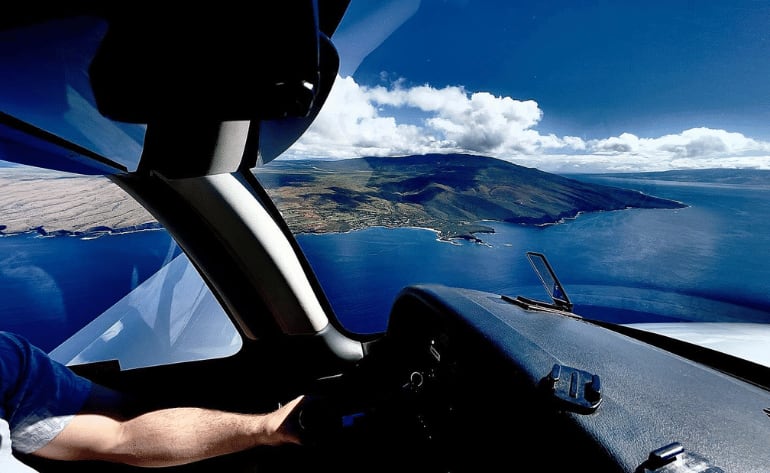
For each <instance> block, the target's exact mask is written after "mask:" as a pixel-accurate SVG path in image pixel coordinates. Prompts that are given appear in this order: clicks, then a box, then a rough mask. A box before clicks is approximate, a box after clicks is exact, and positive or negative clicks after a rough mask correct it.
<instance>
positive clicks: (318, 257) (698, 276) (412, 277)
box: [298, 177, 770, 332]
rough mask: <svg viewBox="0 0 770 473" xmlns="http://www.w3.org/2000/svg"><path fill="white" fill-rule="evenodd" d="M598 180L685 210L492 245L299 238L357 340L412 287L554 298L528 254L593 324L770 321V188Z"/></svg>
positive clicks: (532, 230)
mask: <svg viewBox="0 0 770 473" xmlns="http://www.w3.org/2000/svg"><path fill="white" fill-rule="evenodd" d="M584 179H585V180H589V179H588V178H584ZM590 180H592V181H593V182H597V183H602V184H608V185H616V186H621V187H627V188H633V189H637V190H640V191H643V192H645V193H648V194H651V195H656V196H659V197H665V198H668V199H673V200H677V201H681V202H683V203H685V204H687V205H688V207H687V208H683V209H676V210H646V209H645V210H636V209H630V210H622V211H614V212H599V213H589V214H582V215H580V216H578V217H577V218H575V219H573V220H568V221H565V222H563V223H561V224H557V225H549V226H544V227H531V226H521V225H513V224H505V223H492V222H486V224H489V225H490V226H492V227H494V229H495V233H493V234H480V235H479V236H480V237H481V239H482V240H483V242H484V243H483V244H479V243H473V242H470V241H464V240H460V241H457V242H454V243H447V242H442V241H439V240H437V238H436V235H435V233H434V232H432V231H429V230H422V229H386V228H369V229H366V230H361V231H356V232H351V233H347V234H319V235H299V236H298V241H299V244H300V246H301V247H302V248H303V250H304V251H305V252H306V254H307V255H308V258H309V259H310V261H311V265H312V266H313V269H314V271H315V272H316V274H317V276H318V278H319V279H320V280H321V281H322V282H323V281H325V282H326V284H325V285H324V287H325V291H326V295H327V297H328V298H329V299H330V302H331V304H332V306H333V307H334V309H335V311H336V312H337V315H338V316H339V317H340V319H341V320H342V321H343V322H344V324H345V326H346V327H347V328H349V329H351V330H353V331H357V332H377V331H380V330H383V329H384V328H385V327H386V326H387V319H388V311H389V308H390V306H391V304H392V302H393V299H394V298H395V297H396V295H397V294H398V292H399V290H400V289H401V288H403V287H404V286H406V285H409V284H420V283H439V284H445V285H449V286H457V287H468V288H471V289H479V290H485V291H491V292H494V293H498V294H506V295H510V296H516V295H525V296H529V297H534V298H538V299H541V300H548V296H547V294H546V292H545V290H544V289H543V287H542V286H541V285H540V281H539V279H537V276H536V275H535V273H534V272H533V270H532V269H531V267H530V266H529V262H528V260H527V259H526V256H525V254H526V252H527V251H536V252H540V253H543V254H545V255H546V257H547V258H548V260H549V262H550V263H551V265H552V266H553V268H554V270H555V271H556V274H557V275H558V277H559V279H560V280H561V282H562V284H563V285H564V287H565V289H566V291H567V294H568V296H569V297H570V299H571V300H572V302H573V303H574V304H575V309H574V310H575V312H576V313H579V314H580V315H583V316H585V317H588V318H596V319H601V320H607V321H611V322H618V323H629V322H653V321H666V320H692V321H731V320H740V321H751V322H770V251H769V250H768V248H770V187H747V186H739V185H719V186H715V185H713V184H708V185H707V184H703V183H697V182H689V183H687V182H685V183H681V182H680V183H674V182H666V181H647V180H622V181H620V180H617V179H611V178H600V177H592V178H591V179H590Z"/></svg>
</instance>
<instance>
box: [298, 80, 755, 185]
mask: <svg viewBox="0 0 770 473" xmlns="http://www.w3.org/2000/svg"><path fill="white" fill-rule="evenodd" d="M405 117H409V119H407V118H405ZM542 117H543V111H542V110H541V109H540V107H539V105H538V104H537V102H535V101H534V100H523V101H522V100H516V99H513V98H511V97H501V96H495V95H493V94H491V93H488V92H468V91H466V90H465V89H464V88H463V87H459V86H447V87H443V88H434V87H431V86H429V85H420V86H416V87H405V86H404V85H403V81H397V82H395V83H394V84H393V85H392V86H391V87H390V88H386V87H381V86H377V87H365V86H361V85H359V84H357V83H356V82H355V80H353V78H351V77H344V78H343V77H338V78H337V81H336V83H335V85H334V88H333V89H332V91H331V93H330V95H329V98H328V99H327V102H326V104H325V105H324V108H323V110H322V112H321V113H320V114H319V115H318V117H317V118H316V120H315V122H314V123H313V125H312V126H311V127H310V128H309V129H308V131H307V132H306V133H305V134H304V135H303V136H302V137H301V138H300V139H299V140H298V141H297V143H295V144H294V145H293V146H292V147H291V148H290V149H289V150H288V151H287V152H286V153H285V154H284V156H286V157H288V158H298V157H330V158H351V157H360V156H390V155H393V156H398V155H406V154H423V153H430V152H441V153H454V152H465V153H475V154H482V155H486V156H494V157H498V158H501V159H506V160H510V161H513V162H516V163H519V164H523V165H526V166H533V167H538V168H540V169H544V170H548V171H554V172H601V171H657V170H666V169H683V168H684V169H692V168H708V167H730V168H733V167H754V168H764V169H770V143H768V142H764V141H758V140H754V139H752V138H749V137H746V136H744V135H743V134H741V133H736V132H728V131H725V130H717V129H710V128H691V129H688V130H684V131H682V132H680V133H677V134H669V135H664V136H660V137H654V138H645V137H639V136H637V135H634V134H632V133H622V134H620V135H619V136H612V137H607V138H604V139H597V140H584V139H582V138H579V137H575V136H563V137H558V136H556V135H554V134H543V133H541V132H540V131H538V130H537V126H538V124H539V123H540V120H541V119H542Z"/></svg>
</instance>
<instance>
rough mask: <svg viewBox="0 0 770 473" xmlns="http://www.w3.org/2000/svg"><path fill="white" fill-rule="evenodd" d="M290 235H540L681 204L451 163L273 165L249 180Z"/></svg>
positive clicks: (524, 172)
mask: <svg viewBox="0 0 770 473" xmlns="http://www.w3.org/2000/svg"><path fill="white" fill-rule="evenodd" d="M256 175H257V177H258V179H259V180H260V182H262V183H263V185H264V186H265V187H266V188H267V191H268V193H269V194H270V195H271V197H272V198H273V199H274V200H276V201H277V202H279V205H278V207H279V208H280V209H281V213H282V214H283V217H284V218H285V219H286V221H287V223H288V225H289V227H290V228H291V229H292V231H293V232H294V233H326V232H346V231H352V230H358V229H362V228H366V227H371V226H384V227H424V228H430V229H433V230H436V231H438V232H439V236H440V237H441V238H445V239H448V238H468V239H476V238H477V237H476V236H475V234H477V233H481V232H493V231H494V230H493V229H492V228H491V227H489V226H487V225H484V224H483V223H480V222H483V221H485V220H488V221H500V222H510V223H518V224H522V225H547V224H554V223H559V222H561V221H563V220H564V219H568V218H574V217H576V216H577V215H579V214H580V213H582V212H598V211H610V210H623V209H630V208H647V209H674V208H682V207H685V204H683V203H681V202H675V201H672V200H668V199H662V198H658V197H654V196H650V195H646V194H643V193H640V192H638V191H635V190H629V189H624V188H620V187H611V186H603V185H598V184H588V183H583V182H580V181H578V180H575V179H570V178H567V177H563V176H559V175H556V174H550V173H547V172H543V171H540V170H537V169H533V168H527V167H523V166H518V165H515V164H512V163H510V162H507V161H503V160H500V159H494V158H488V157H482V156H474V155H465V154H455V155H444V154H431V155H419V156H405V157H399V158H380V157H368V158H358V159H346V160H338V161H318V160H292V161H280V160H279V161H273V162H272V163H270V164H269V165H267V166H265V167H263V168H260V169H258V170H257V171H256Z"/></svg>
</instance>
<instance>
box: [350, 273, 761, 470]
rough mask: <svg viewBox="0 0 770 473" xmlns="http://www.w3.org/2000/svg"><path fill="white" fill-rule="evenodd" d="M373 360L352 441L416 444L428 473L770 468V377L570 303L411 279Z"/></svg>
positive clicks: (399, 451)
mask: <svg viewBox="0 0 770 473" xmlns="http://www.w3.org/2000/svg"><path fill="white" fill-rule="evenodd" d="M366 358H367V360H366V362H365V363H364V364H362V365H361V366H359V367H358V371H357V372H356V374H355V375H354V376H353V377H352V379H355V381H354V382H353V383H352V384H351V385H352V386H354V388H353V389H352V390H349V391H348V392H352V393H357V399H359V400H361V399H369V400H370V402H368V403H364V404H363V407H362V408H359V409H354V410H355V411H356V414H354V415H353V416H352V417H351V418H352V419H353V421H352V422H351V423H350V425H352V426H354V427H358V429H356V428H353V429H351V432H355V433H354V434H353V435H352V436H351V437H352V438H353V439H354V440H353V441H354V442H355V443H356V444H357V445H358V448H363V450H364V451H368V452H369V453H373V454H374V455H375V457H377V458H380V459H382V461H380V462H379V464H380V465H383V471H384V470H385V469H390V468H391V467H394V466H395V465H393V464H390V463H389V462H388V461H387V459H388V458H391V457H392V456H396V457H398V458H401V457H402V455H407V454H408V458H410V460H409V462H410V464H411V465H412V466H413V467H416V468H417V469H419V470H421V471H488V470H490V469H499V468H501V467H502V466H505V465H509V466H510V467H511V468H514V469H515V468H516V467H518V466H522V465H533V466H534V468H536V469H540V468H546V467H547V468H549V469H556V470H561V469H563V470H564V471H567V470H569V471H608V472H614V471H618V472H644V471H650V472H665V471H676V472H711V473H715V472H720V471H725V472H728V471H736V472H737V471H740V472H752V471H767V467H768V465H770V449H768V448H767V445H768V443H767V442H768V439H770V418H768V415H770V414H768V412H770V409H768V408H770V392H768V389H767V388H766V387H762V386H759V385H757V384H755V383H752V382H749V381H746V380H744V379H741V378H737V377H734V376H733V375H730V374H727V373H725V372H723V371H720V370H717V369H715V368H713V367H711V366H707V365H706V364H703V363H701V362H699V361H696V360H692V359H688V358H685V357H684V356H682V355H678V354H675V353H672V352H671V351H668V350H664V349H662V348H660V347H658V346H654V345H652V344H649V343H647V342H644V341H640V340H638V339H635V338H632V337H630V336H629V335H628V334H624V333H619V332H618V331H615V330H611V329H610V328H608V327H604V326H601V325H597V324H596V323H593V322H591V321H587V320H584V319H582V318H581V317H579V316H577V315H575V314H572V313H569V312H563V311H559V310H537V309H533V308H532V307H530V306H527V305H525V304H518V303H517V301H516V300H514V299H510V298H504V297H500V296H499V295H495V294H490V293H485V292H478V291H472V290H463V289H455V288H449V287H444V286H439V285H425V286H413V287H409V288H406V289H404V290H403V291H402V293H401V294H400V295H399V297H398V298H397V300H396V302H395V303H394V305H393V308H392V312H391V319H390V324H389V326H388V330H387V333H386V335H385V337H384V338H383V339H382V340H381V341H379V342H378V343H377V344H375V345H373V346H372V347H371V349H370V353H369V354H368V356H367V357H366ZM383 393H387V395H385V394H383ZM367 406H368V407H367ZM359 407H361V406H359ZM356 423H358V425H356ZM372 446H374V447H372ZM373 449H374V451H372V450H373ZM385 465H387V467H385Z"/></svg>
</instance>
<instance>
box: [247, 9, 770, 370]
mask: <svg viewBox="0 0 770 473" xmlns="http://www.w3.org/2000/svg"><path fill="white" fill-rule="evenodd" d="M769 17H770V9H768V8H767V7H766V6H763V5H758V4H756V3H754V2H738V3H730V4H717V3H709V4H706V5H698V6H697V7H696V6H693V5H690V4H685V3H681V2H675V3H673V4H672V3H671V2H653V3H649V2H647V3H645V4H644V5H636V4H632V3H629V2H615V3H612V4H608V3H606V2H589V3H588V4H586V3H581V4H580V5H576V4H573V3H571V2H557V3H553V2H548V3H545V4H544V3H541V2H540V3H538V2H533V3H531V4H523V3H521V2H483V3H481V4H479V3H474V2H460V1H450V2H438V1H430V0H423V1H419V0H414V1H410V0H404V1H393V2H383V3H378V4H377V5H373V4H370V3H368V2H352V4H351V6H350V9H349V11H348V12H347V15H346V16H345V18H344V20H343V22H342V24H341V25H340V27H339V29H338V31H337V35H336V37H335V45H336V46H337V49H338V51H339V53H340V70H339V74H338V77H337V80H336V82H335V84H334V88H333V89H332V92H331V94H330V96H329V98H328V100H327V103H326V105H325V107H324V109H323V110H322V112H321V113H320V114H319V116H318V117H317V119H316V120H315V122H314V123H313V124H312V125H311V127H310V128H309V129H308V130H307V132H306V133H305V134H304V135H303V136H302V137H301V138H300V139H299V140H298V141H297V142H296V143H295V144H294V145H293V146H292V147H290V148H289V149H288V150H287V151H286V152H285V153H283V154H282V155H281V156H280V157H279V158H278V159H276V160H275V161H273V162H272V163H270V164H267V165H266V166H264V167H262V168H258V169H255V174H256V175H257V177H258V179H259V180H260V182H261V183H262V184H263V185H264V186H265V187H266V188H267V190H268V192H269V193H270V195H271V196H272V197H273V198H274V200H275V201H276V202H277V205H278V207H279V209H281V211H282V214H283V216H284V218H285V219H286V221H287V223H288V224H289V226H290V227H291V229H292V231H293V232H294V233H295V236H296V238H297V240H298V242H299V244H300V245H301V246H302V248H303V250H304V251H305V253H306V254H307V256H308V258H309V259H310V261H311V263H312V265H313V267H314V269H315V271H316V272H317V274H318V276H319V279H320V280H321V282H322V285H323V286H324V290H325V292H326V293H327V295H328V296H329V298H330V299H331V302H332V305H333V306H334V308H335V311H336V312H337V315H338V316H339V317H340V318H341V320H342V321H343V323H344V324H345V325H346V327H348V328H349V329H351V330H353V331H358V332H377V331H380V330H383V329H384V327H385V326H386V324H387V315H388V308H389V306H390V302H391V301H392V299H393V297H394V296H395V294H397V292H398V291H399V289H400V288H401V287H403V286H405V285H408V284H414V283H430V282H437V283H443V284H448V285H451V286H460V287H471V288H477V289H480V290H485V291H492V292H495V293H500V294H504V295H508V296H511V297H515V296H519V295H523V296H525V297H531V298H533V299H542V297H543V288H542V285H541V284H540V281H538V279H537V277H536V276H534V273H533V272H532V270H531V268H530V267H529V265H528V264H529V263H528V260H527V258H525V255H526V254H527V253H528V252H530V253H541V254H545V255H547V257H548V260H549V261H551V262H552V263H553V264H554V265H555V266H557V267H558V268H559V277H560V278H561V282H562V283H563V284H564V287H561V286H558V285H553V284H552V283H551V282H548V284H549V286H550V288H551V289H552V294H551V296H553V297H554V299H555V300H560V299H562V295H563V299H566V300H567V301H569V303H570V304H573V305H574V308H573V309H574V312H575V313H577V314H580V315H582V316H584V317H586V318H589V319H596V320H601V321H605V322H611V323H618V324H629V325H634V326H637V327H642V328H645V329H648V330H653V331H659V332H660V333H666V334H670V335H672V336H675V337H676V336H680V337H681V334H682V333H685V332H686V333H687V334H688V337H687V338H688V340H690V341H695V342H696V343H701V344H711V346H712V347H724V346H726V344H727V343H728V342H727V340H735V339H740V340H743V341H745V342H746V346H749V345H753V346H757V343H759V344H761V343H765V342H766V340H767V339H766V332H765V329H766V325H765V324H767V322H768V321H770V295H768V291H767V282H768V281H770V269H769V268H770V260H769V259H768V258H770V254H768V252H767V251H765V250H764V248H767V247H768V244H770V240H768V238H770V237H769V236H768V235H770V228H768V222H770V219H768V216H770V199H769V197H770V186H769V185H768V184H767V183H768V182H770V179H768V178H770V157H769V156H770V154H769V153H768V150H770V131H769V130H768V128H767V127H766V126H765V124H766V123H767V119H768V114H770V108H768V106H767V103H766V101H765V100H764V99H763V98H762V97H765V96H767V94H768V92H770V91H768V90H767V88H768V84H770V83H768V82H767V81H766V80H764V78H765V77H767V76H768V74H770V70H768V68H770V63H769V62H768V61H766V60H765V59H764V57H766V56H767V53H768V51H767V46H766V42H765V41H764V39H765V38H766V36H767V24H768V20H770V18H769ZM542 274H547V271H546V272H544V273H542ZM560 291H561V294H560ZM567 292H569V298H567V297H566V293H567ZM546 298H547V299H548V300H550V297H549V296H546ZM681 324H686V325H684V326H682V325H681ZM738 324H742V325H741V326H742V329H741V332H739V331H738V329H737V327H738V326H739V325H738ZM675 326H677V327H683V328H681V329H679V330H681V331H679V332H676V331H673V327H675ZM700 326H702V327H703V331H699V330H696V329H697V328H698V327H700ZM666 327H669V328H672V331H666ZM727 327H735V330H736V331H732V330H728V329H727ZM723 328H724V330H723ZM715 332H716V333H719V334H720V335H719V336H712V335H713V334H714V333H715ZM697 333H701V334H703V336H701V337H699V336H696V335H693V334H697ZM706 333H708V335H706ZM763 340H764V341H763ZM732 345H736V344H735V343H732ZM758 352H761V350H755V351H754V353H752V354H748V349H747V351H746V352H745V353H744V355H745V356H747V357H750V358H752V359H754V360H761V362H763V363H767V361H769V360H767V359H766V358H762V356H761V355H759V356H758V355H757V353H758Z"/></svg>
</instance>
